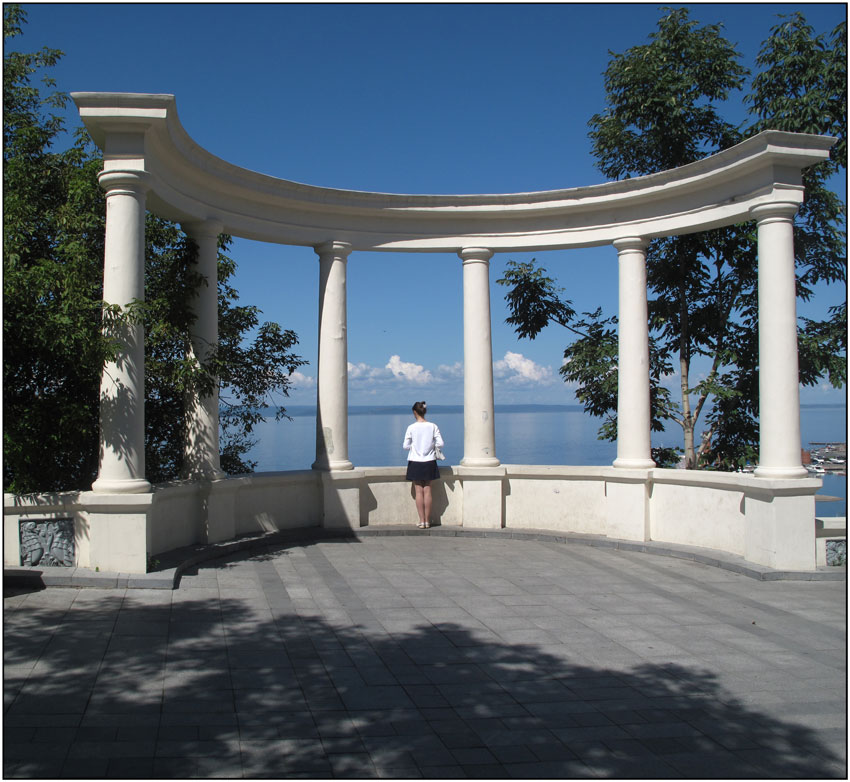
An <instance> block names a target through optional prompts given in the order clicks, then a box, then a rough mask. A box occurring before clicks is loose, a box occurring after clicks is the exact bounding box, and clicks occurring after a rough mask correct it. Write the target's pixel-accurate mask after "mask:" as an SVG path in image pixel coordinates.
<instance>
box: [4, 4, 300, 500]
mask: <svg viewBox="0 0 850 782" xmlns="http://www.w3.org/2000/svg"><path fill="white" fill-rule="evenodd" d="M25 19H26V17H25V14H24V12H23V11H22V10H21V9H20V7H18V6H15V5H8V6H5V7H4V15H3V28H4V29H3V32H4V40H6V41H8V40H9V39H11V38H14V37H16V36H19V35H21V33H22V25H23V23H24V22H25ZM61 56H62V52H60V51H58V50H55V49H46V48H45V49H43V50H42V51H40V52H37V53H20V52H12V51H8V50H7V52H6V53H5V55H4V68H3V142H4V145H3V161H4V168H3V186H4V187H3V191H4V201H3V205H4V212H3V228H4V233H3V271H4V278H3V305H4V311H3V402H4V413H5V415H4V427H3V455H4V459H3V481H4V488H5V489H6V490H7V491H11V492H15V493H26V492H34V491H56V490H63V489H70V488H84V487H87V486H89V485H90V484H91V483H92V481H93V480H94V478H95V477H96V471H97V454H98V419H99V409H98V398H99V389H100V376H101V371H102V368H103V366H104V364H105V362H106V361H107V360H109V359H110V358H113V357H115V355H116V349H117V346H116V345H114V344H112V343H110V342H109V340H107V339H106V338H105V337H104V335H103V331H102V323H103V319H104V318H126V317H135V318H142V319H143V321H144V324H145V329H146V338H145V353H146V378H145V380H146V395H145V406H146V444H145V446H146V461H147V470H148V477H149V478H150V479H151V480H152V481H154V482H157V481H162V480H168V479H173V478H177V477H179V476H180V474H181V471H182V469H183V465H182V452H183V442H184V429H185V425H186V415H185V410H186V398H187V394H189V393H192V392H194V391H200V392H204V391H206V392H208V391H209V390H210V389H211V388H212V384H213V383H214V382H216V380H217V382H219V384H220V388H221V395H222V405H223V408H224V411H223V415H222V441H221V449H222V467H223V469H225V471H227V472H230V473H240V472H246V471H249V470H251V469H252V468H253V466H254V465H253V464H252V463H251V462H249V461H247V460H246V459H245V455H246V453H247V451H248V450H249V449H250V448H251V446H252V445H253V440H252V439H251V433H252V430H253V427H254V425H255V424H256V423H257V421H258V420H260V419H261V418H262V411H261V410H260V408H261V407H262V406H264V405H266V404H270V403H271V404H273V406H275V407H276V415H277V417H278V418H280V417H282V416H285V409H284V408H283V407H282V406H280V405H279V404H274V403H275V401H276V400H279V398H280V397H281V396H286V395H287V393H288V390H289V387H290V381H289V374H290V373H291V372H292V371H293V370H294V369H295V368H296V367H298V366H301V365H302V364H303V363H304V362H303V361H302V360H301V359H300V358H299V357H298V356H297V355H295V354H294V353H293V352H292V348H293V347H294V346H295V345H296V344H297V337H296V335H295V334H294V333H293V332H291V331H285V330H283V329H281V328H280V326H278V325H277V324H275V323H262V324H261V323H260V321H259V315H260V312H259V310H257V308H256V307H246V306H241V305H239V303H238V294H237V292H236V290H235V289H234V287H233V285H232V277H233V274H234V272H235V269H236V265H235V263H234V261H233V260H232V259H230V258H228V257H227V256H226V255H225V254H224V253H223V252H220V253H219V259H218V268H219V282H218V297H219V313H220V325H219V330H220V334H221V340H220V345H219V348H218V350H217V351H215V352H214V354H213V355H212V356H211V357H210V359H209V361H208V362H207V364H206V365H205V366H199V365H197V364H195V363H193V362H192V361H189V360H187V359H186V348H187V345H188V343H189V330H190V328H191V326H192V323H193V315H192V312H191V300H192V298H193V296H195V295H197V293H198V291H199V290H200V286H201V285H203V284H205V283H204V282H202V280H201V279H200V278H199V277H198V275H197V274H196V273H195V272H194V270H193V265H192V264H193V261H194V259H195V257H196V252H197V248H196V247H195V245H194V244H193V243H192V242H191V241H190V240H189V239H188V238H187V237H186V236H185V235H184V234H183V233H182V232H181V231H180V230H179V228H178V227H177V226H176V225H174V224H173V223H169V222H167V221H164V220H161V219H159V218H156V217H154V216H153V215H148V217H147V220H146V301H145V302H144V303H137V304H136V305H135V306H133V307H131V308H130V309H129V310H128V311H125V312H121V311H120V310H119V308H116V307H109V306H105V305H104V303H103V301H102V285H103V249H104V248H103V241H104V224H105V218H104V215H105V198H104V195H103V193H102V191H101V189H100V187H99V186H98V184H97V174H98V172H99V171H100V170H101V168H102V160H101V158H100V157H99V156H98V155H97V154H96V152H95V150H94V149H93V148H92V145H91V144H90V142H89V141H88V138H87V136H86V134H85V132H84V131H83V129H82V128H80V129H78V130H77V132H76V133H75V134H74V136H73V139H72V142H71V144H70V146H68V148H67V149H63V150H61V149H60V147H61V145H62V144H63V142H65V143H67V141H66V137H65V135H64V134H65V124H64V121H63V119H62V117H61V115H60V114H59V113H58V112H59V111H60V110H61V109H62V108H63V107H64V106H65V104H66V101H67V97H66V96H64V95H62V94H59V93H56V92H55V91H54V92H50V93H49V94H48V95H47V96H46V97H42V94H41V91H40V89H39V87H38V86H37V85H34V84H33V83H32V80H33V77H34V75H35V74H37V73H38V72H39V71H40V70H42V69H45V68H50V67H52V66H54V65H55V64H56V63H57V62H58V60H59V58H60V57H61ZM42 83H43V85H44V87H46V88H48V89H52V88H53V86H54V83H53V81H52V80H51V79H50V78H49V77H45V78H43V79H42ZM228 241H229V238H228V237H221V238H220V249H221V250H222V251H223V250H224V249H226V246H227V244H228ZM252 333H253V337H252V338H250V339H249V335H251V334H252Z"/></svg>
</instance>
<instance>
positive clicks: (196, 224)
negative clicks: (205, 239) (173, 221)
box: [180, 219, 224, 239]
mask: <svg viewBox="0 0 850 782" xmlns="http://www.w3.org/2000/svg"><path fill="white" fill-rule="evenodd" d="M180 227H181V228H182V229H183V232H184V233H186V234H188V235H189V236H192V237H195V238H200V237H202V236H214V237H215V238H216V239H218V235H219V234H220V233H222V232H223V230H224V226H223V225H222V223H221V222H219V221H218V220H214V219H209V220H187V221H186V222H185V223H180Z"/></svg>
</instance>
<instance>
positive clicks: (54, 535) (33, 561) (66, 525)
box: [20, 519, 74, 567]
mask: <svg viewBox="0 0 850 782" xmlns="http://www.w3.org/2000/svg"><path fill="white" fill-rule="evenodd" d="M20 530H21V564H22V565H26V566H30V567H32V566H35V565H40V566H41V567H73V566H74V520H73V519H28V520H26V521H22V522H21V527H20Z"/></svg>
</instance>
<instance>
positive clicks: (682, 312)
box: [679, 249, 697, 470]
mask: <svg viewBox="0 0 850 782" xmlns="http://www.w3.org/2000/svg"><path fill="white" fill-rule="evenodd" d="M686 267H687V261H686V259H685V253H684V252H683V251H682V250H681V249H679V270H680V274H681V276H680V278H679V324H680V328H679V374H680V379H681V388H682V429H683V431H684V435H685V469H687V470H693V469H695V468H696V466H697V457H696V451H695V449H694V418H693V415H692V414H691V398H690V395H689V394H688V388H689V387H690V384H689V382H688V380H689V375H690V369H691V351H690V343H689V339H690V328H689V326H690V323H689V321H688V295H687V291H686V288H685V274H686Z"/></svg>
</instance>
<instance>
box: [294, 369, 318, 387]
mask: <svg viewBox="0 0 850 782" xmlns="http://www.w3.org/2000/svg"><path fill="white" fill-rule="evenodd" d="M289 379H290V380H291V381H292V385H293V387H294V388H296V389H302V388H313V387H314V386H315V385H316V378H314V377H310V375H305V374H304V373H303V372H299V371H298V370H297V369H296V370H295V371H294V372H293V373H292V374H291V375H290V376H289Z"/></svg>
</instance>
